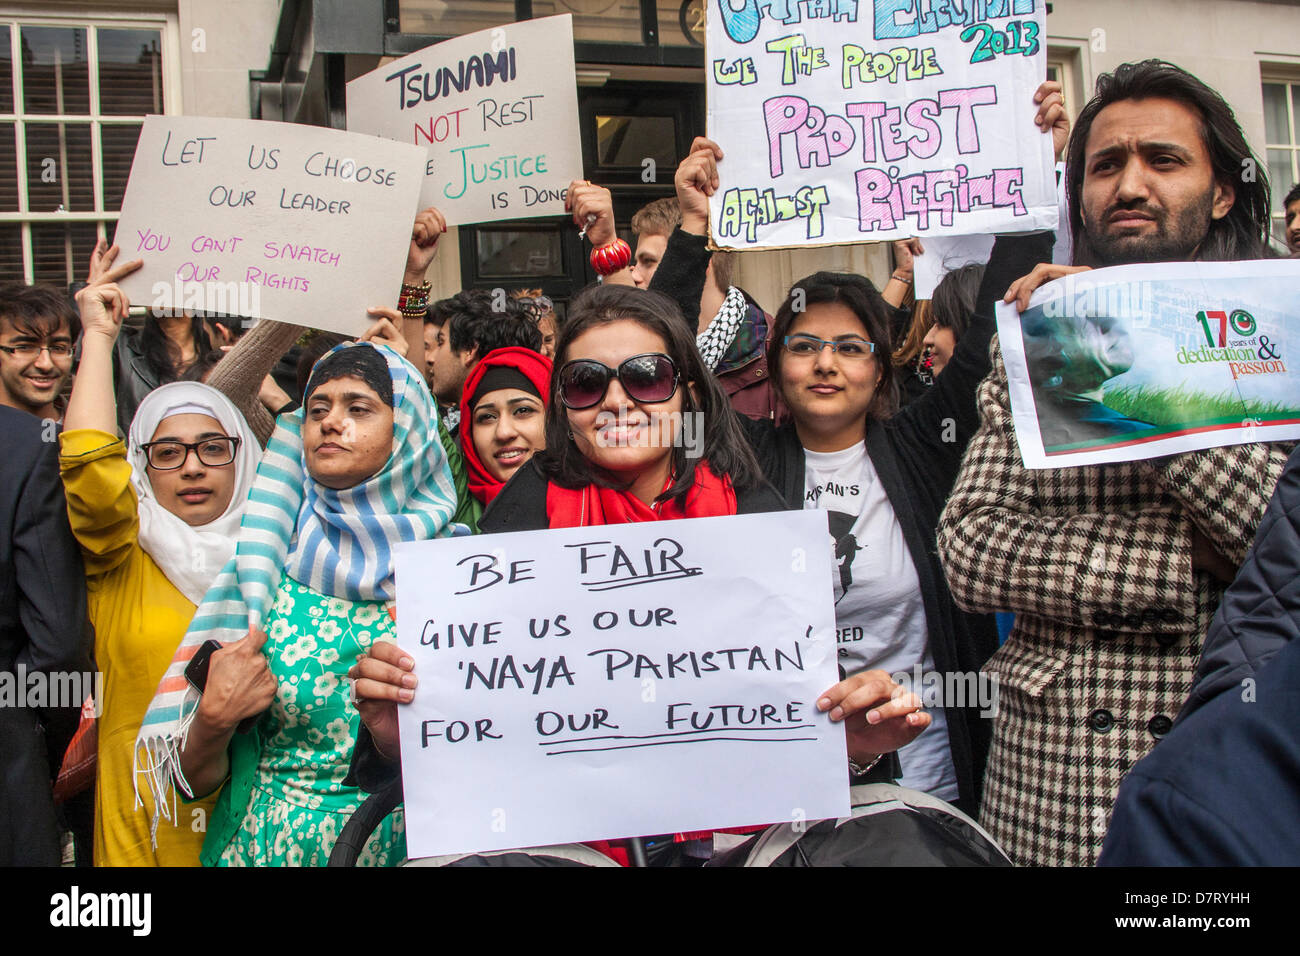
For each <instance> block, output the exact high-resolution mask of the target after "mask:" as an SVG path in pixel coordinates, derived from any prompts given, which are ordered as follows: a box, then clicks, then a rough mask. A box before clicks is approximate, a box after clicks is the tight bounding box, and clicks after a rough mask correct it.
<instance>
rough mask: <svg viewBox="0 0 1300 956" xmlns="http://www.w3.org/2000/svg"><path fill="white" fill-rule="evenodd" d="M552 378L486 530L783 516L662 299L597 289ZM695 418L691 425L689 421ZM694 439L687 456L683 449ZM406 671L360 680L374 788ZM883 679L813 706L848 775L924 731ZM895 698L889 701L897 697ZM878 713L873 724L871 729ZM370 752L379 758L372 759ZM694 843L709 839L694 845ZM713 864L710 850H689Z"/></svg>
mask: <svg viewBox="0 0 1300 956" xmlns="http://www.w3.org/2000/svg"><path fill="white" fill-rule="evenodd" d="M556 362H557V368H558V371H557V372H556V374H555V376H554V378H553V379H552V385H551V400H550V403H549V407H548V409H547V413H546V449H545V451H541V452H539V453H537V454H536V455H534V456H533V458H532V460H531V461H530V462H529V463H528V464H527V465H525V466H523V467H522V468H520V469H519V470H518V471H517V472H516V473H515V475H514V476H513V478H511V480H510V481H509V482H508V483H507V484H506V486H505V488H503V489H502V490H501V492H500V493H499V494H498V495H497V497H496V499H495V500H494V501H493V502H492V505H491V506H490V507H489V508H488V510H487V511H486V512H484V514H483V518H482V520H481V521H480V522H479V529H480V530H481V531H482V532H484V533H489V534H490V533H495V532H508V531H533V530H542V529H547V528H570V527H585V526H593V525H607V524H623V523H627V522H634V521H658V520H668V519H675V518H705V517H716V516H723V515H736V514H755V513H760V512H770V511H779V510H781V509H782V508H783V507H784V504H783V502H782V501H781V499H780V498H779V497H778V496H777V494H776V492H775V491H774V490H773V489H772V487H771V486H770V485H769V484H768V483H767V482H766V481H765V480H764V478H763V475H762V473H761V472H760V470H759V467H758V463H757V462H756V461H755V459H754V455H753V452H752V451H751V450H750V448H749V446H748V444H747V443H746V441H745V438H744V435H743V432H742V431H741V425H740V421H739V417H738V416H736V415H734V414H733V413H732V411H731V408H730V405H729V403H728V400H727V396H726V394H725V393H724V392H723V391H722V388H721V386H719V385H718V383H717V381H716V380H715V379H714V378H713V376H712V375H710V374H709V372H708V370H707V369H706V368H705V366H704V363H703V361H702V360H701V358H700V354H699V350H698V349H697V348H696V345H695V336H694V333H693V331H692V328H691V327H690V326H688V325H687V324H686V323H685V322H684V321H683V320H682V318H681V315H680V313H679V311H678V310H677V308H676V307H674V305H673V303H672V301H671V300H670V299H668V298H667V297H666V296H662V295H660V294H658V293H655V292H648V291H641V290H637V289H631V288H627V287H621V286H596V287H591V288H588V289H587V290H585V291H584V292H582V293H581V294H580V295H579V296H578V297H577V298H576V299H575V300H574V301H573V303H572V306H571V308H570V312H569V317H568V320H567V321H566V323H565V325H564V328H563V330H562V331H561V333H560V339H559V342H558V343H557V347H556ZM687 416H696V417H695V419H694V420H693V422H692V423H691V424H687V425H686V427H683V425H684V423H685V422H686V417H687ZM691 436H693V437H694V438H695V441H694V442H692V443H691V446H690V447H687V442H686V440H685V439H686V438H688V437H691ZM411 667H412V665H411V661H410V659H409V658H408V657H406V655H404V654H403V653H402V651H401V650H400V649H399V648H397V647H394V646H387V647H383V648H376V649H375V650H374V651H373V652H372V653H371V655H370V656H368V657H366V658H363V659H362V660H361V661H360V662H358V664H357V666H356V667H354V668H353V669H352V671H351V672H350V673H349V676H350V677H352V678H354V679H355V680H356V687H355V693H356V694H357V696H358V698H359V699H360V700H361V701H362V703H361V704H360V709H361V715H362V720H363V721H364V722H365V724H366V726H367V728H368V731H369V734H370V735H371V736H372V738H373V740H372V741H365V740H364V739H363V740H361V741H359V742H358V747H357V758H356V764H355V767H356V770H357V772H358V775H359V778H360V779H361V780H362V782H363V785H365V786H366V788H367V789H379V788H381V787H382V786H383V784H384V782H385V779H386V778H387V779H391V777H392V776H394V775H395V774H396V765H395V764H394V763H392V762H386V761H385V760H384V758H383V757H382V755H388V756H389V757H391V758H394V759H395V758H396V757H397V755H398V746H397V744H398V740H397V708H396V706H395V704H396V703H398V702H401V703H409V702H410V701H411V700H412V699H414V694H415V690H414V687H415V685H416V679H415V675H414V674H411V673H410V670H411ZM895 690H896V686H895V685H893V684H892V683H891V682H890V681H889V679H888V675H885V674H880V673H878V672H877V673H875V674H872V675H867V676H862V677H858V678H855V679H854V680H851V681H843V682H841V683H839V684H836V685H835V686H834V687H832V688H830V689H829V690H828V691H827V693H826V694H825V695H824V696H823V698H822V699H821V700H820V701H819V702H818V707H819V709H821V710H823V711H829V712H830V716H831V719H832V720H836V721H842V720H846V719H847V718H851V717H856V720H849V721H847V722H846V724H845V726H846V728H847V730H848V733H847V734H846V746H847V749H848V757H849V760H850V762H851V766H858V767H859V769H861V770H863V771H864V772H865V770H866V769H868V766H867V765H869V764H871V763H873V762H874V760H875V759H876V757H877V755H879V754H880V753H883V752H888V751H892V750H893V749H894V748H895V747H897V746H899V745H900V744H901V743H904V742H905V741H906V740H910V739H911V738H912V737H913V736H915V734H916V733H919V732H920V730H921V729H922V728H924V726H925V725H926V724H927V723H928V717H927V716H926V715H925V714H922V713H919V712H918V708H917V702H916V701H915V699H914V698H912V697H911V696H910V695H904V696H901V697H898V698H892V695H893V693H894V692H895ZM891 698H892V699H891ZM868 711H871V712H872V714H873V717H874V719H873V720H872V721H870V722H869V721H868V720H867V719H866V715H867V713H868ZM376 750H377V751H378V753H376ZM688 836H689V837H690V838H691V840H692V841H694V840H695V839H697V838H699V839H706V838H707V837H708V836H709V834H690V835H688ZM687 852H699V853H700V854H701V855H707V846H705V847H699V846H695V847H694V850H688V851H687Z"/></svg>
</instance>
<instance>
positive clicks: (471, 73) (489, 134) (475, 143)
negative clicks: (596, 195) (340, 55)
mask: <svg viewBox="0 0 1300 956" xmlns="http://www.w3.org/2000/svg"><path fill="white" fill-rule="evenodd" d="M348 129H353V130H358V131H359V132H362V133H373V134H375V135H377V136H384V137H387V138H388V139H395V140H397V141H398V142H402V143H413V144H415V145H417V146H419V147H421V148H422V149H425V150H426V151H427V153H428V162H427V165H426V176H425V181H424V188H423V191H422V192H421V194H420V206H421V208H424V207H426V206H437V207H438V209H439V210H440V211H441V212H442V214H443V215H444V216H445V217H446V218H447V222H448V223H450V224H452V225H458V224H461V223H471V222H492V221H494V220H499V219H522V218H528V217H532V216H555V215H561V214H563V213H564V197H565V195H566V193H567V191H568V187H569V183H570V182H572V181H573V180H575V179H581V178H582V144H581V140H580V139H579V136H578V86H577V76H576V73H575V72H574V65H573V18H572V17H571V16H570V15H569V14H565V15H564V16H558V17H542V18H541V19H538V20H525V21H521V22H519V23H510V24H507V25H505V26H500V27H495V28H493V29H491V30H482V31H480V32H478V33H467V34H465V35H464V36H460V37H456V38H455V39H452V40H447V41H445V42H443V43H438V44H435V45H434V46H431V47H425V48H424V49H423V50H420V51H418V52H416V53H412V54H411V55H410V56H405V57H402V59H400V60H396V61H394V62H392V63H387V64H385V65H384V66H381V67H380V68H379V69H377V70H374V71H372V72H370V73H367V74H365V75H364V76H361V77H358V78H357V79H355V80H353V81H352V82H351V83H349V84H348Z"/></svg>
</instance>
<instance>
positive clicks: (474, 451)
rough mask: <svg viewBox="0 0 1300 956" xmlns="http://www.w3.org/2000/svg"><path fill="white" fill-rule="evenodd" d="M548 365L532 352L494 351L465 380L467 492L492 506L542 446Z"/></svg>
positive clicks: (462, 413) (462, 414) (463, 417)
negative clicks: (514, 476)
mask: <svg viewBox="0 0 1300 956" xmlns="http://www.w3.org/2000/svg"><path fill="white" fill-rule="evenodd" d="M550 390H551V360H550V359H548V358H547V357H546V356H545V355H541V354H540V353H537V352H534V351H533V350H532V349H524V348H517V347H514V346H511V347H509V348H503V349H496V350H495V351H492V352H489V353H488V354H487V355H486V356H484V357H483V359H482V361H480V362H479V363H478V364H477V365H475V366H474V371H472V372H471V373H470V375H469V378H468V379H466V381H465V388H464V390H463V391H462V393H461V399H460V420H461V422H462V425H461V429H462V431H461V434H463V435H465V436H467V437H468V439H469V440H468V441H466V442H465V443H464V448H463V449H462V451H463V454H464V456H465V463H466V465H467V466H468V468H469V490H470V494H472V495H473V496H474V497H475V498H477V499H478V501H479V503H480V504H482V505H484V506H486V505H490V504H491V503H492V501H493V499H495V498H496V496H497V495H498V494H500V493H501V489H502V488H504V487H505V486H506V482H507V481H509V480H510V477H511V476H512V475H513V474H514V473H515V472H516V471H518V470H519V469H520V467H521V466H522V465H523V464H524V463H525V462H526V461H528V460H529V459H530V458H532V457H533V455H534V454H535V453H537V452H539V451H541V450H543V449H544V448H545V447H546V404H547V401H548V400H549V398H550V394H551V391H550Z"/></svg>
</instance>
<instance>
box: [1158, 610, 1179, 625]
mask: <svg viewBox="0 0 1300 956" xmlns="http://www.w3.org/2000/svg"><path fill="white" fill-rule="evenodd" d="M1181 619H1182V615H1181V614H1179V613H1178V612H1177V611H1176V610H1174V609H1173V608H1171V607H1167V608H1165V609H1164V610H1163V611H1161V612H1160V620H1162V621H1164V622H1165V623H1166V624H1176V623H1178V621H1180V620H1181Z"/></svg>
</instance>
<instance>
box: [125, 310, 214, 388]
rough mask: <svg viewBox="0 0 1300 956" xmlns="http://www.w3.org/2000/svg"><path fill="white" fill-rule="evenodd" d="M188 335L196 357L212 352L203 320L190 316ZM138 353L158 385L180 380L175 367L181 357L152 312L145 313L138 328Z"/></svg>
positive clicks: (210, 341)
mask: <svg viewBox="0 0 1300 956" xmlns="http://www.w3.org/2000/svg"><path fill="white" fill-rule="evenodd" d="M189 322H190V335H192V336H193V338H194V354H195V355H196V356H198V357H200V358H201V357H202V356H205V355H207V354H208V353H209V352H211V351H212V340H211V339H210V338H208V327H207V326H206V325H205V324H204V322H203V319H201V318H199V317H198V316H190V319H189ZM140 351H141V352H142V353H143V354H144V360H145V364H147V365H148V366H149V368H150V369H152V370H153V373H154V374H155V375H157V376H158V384H160V385H166V384H167V383H168V382H175V381H176V380H177V379H179V378H180V374H181V373H180V372H179V371H178V370H177V366H178V365H180V362H181V355H180V352H179V351H178V350H177V349H176V346H174V345H172V343H171V340H170V339H168V338H167V336H166V335H164V334H163V330H162V326H161V325H159V324H158V319H157V318H156V317H155V316H154V314H153V312H146V313H145V317H144V325H143V326H142V327H141V328H140Z"/></svg>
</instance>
